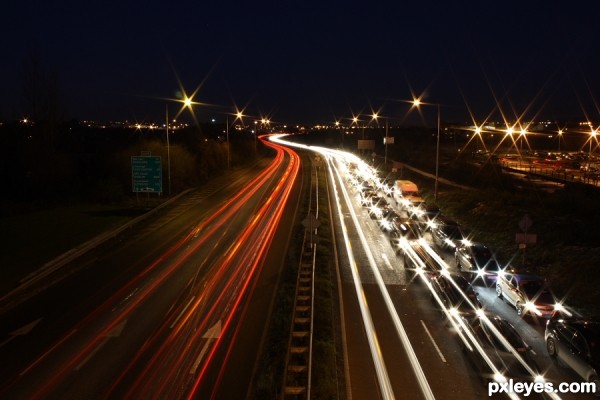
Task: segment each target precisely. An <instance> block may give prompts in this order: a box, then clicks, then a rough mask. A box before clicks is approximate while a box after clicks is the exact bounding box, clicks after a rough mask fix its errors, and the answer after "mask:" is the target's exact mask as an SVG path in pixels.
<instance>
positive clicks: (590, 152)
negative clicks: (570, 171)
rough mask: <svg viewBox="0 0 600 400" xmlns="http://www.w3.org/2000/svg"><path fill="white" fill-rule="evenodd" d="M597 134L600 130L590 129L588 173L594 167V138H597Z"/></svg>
mask: <svg viewBox="0 0 600 400" xmlns="http://www.w3.org/2000/svg"><path fill="white" fill-rule="evenodd" d="M596 135H598V130H597V129H594V128H591V131H590V151H589V154H588V170H587V172H588V174H589V173H590V171H591V169H592V140H593V139H595V138H596Z"/></svg>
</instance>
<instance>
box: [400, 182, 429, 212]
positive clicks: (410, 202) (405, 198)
mask: <svg viewBox="0 0 600 400" xmlns="http://www.w3.org/2000/svg"><path fill="white" fill-rule="evenodd" d="M394 191H395V192H396V196H397V197H396V199H397V201H398V203H399V204H400V205H401V206H402V207H403V208H410V207H416V206H418V205H419V204H421V203H424V202H425V200H423V198H422V197H421V196H419V187H418V186H417V184H416V183H414V182H412V181H408V180H402V179H401V180H397V181H396V184H395V185H394Z"/></svg>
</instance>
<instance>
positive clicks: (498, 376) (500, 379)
mask: <svg viewBox="0 0 600 400" xmlns="http://www.w3.org/2000/svg"><path fill="white" fill-rule="evenodd" d="M494 380H495V381H496V382H499V383H504V382H506V377H505V376H504V375H502V374H500V373H495V374H494Z"/></svg>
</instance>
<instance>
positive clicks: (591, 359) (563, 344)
mask: <svg viewBox="0 0 600 400" xmlns="http://www.w3.org/2000/svg"><path fill="white" fill-rule="evenodd" d="M544 337H545V338H546V350H547V351H548V354H549V355H550V357H552V358H553V359H555V360H557V361H558V362H559V363H560V364H561V365H564V366H566V367H568V368H570V369H572V370H573V371H575V372H576V373H577V374H578V375H579V376H580V377H581V378H582V379H584V380H585V381H587V382H594V383H595V384H596V395H600V378H599V377H600V319H588V318H583V317H572V318H566V319H565V318H558V317H556V318H551V319H549V320H548V322H547V323H546V330H545V332H544Z"/></svg>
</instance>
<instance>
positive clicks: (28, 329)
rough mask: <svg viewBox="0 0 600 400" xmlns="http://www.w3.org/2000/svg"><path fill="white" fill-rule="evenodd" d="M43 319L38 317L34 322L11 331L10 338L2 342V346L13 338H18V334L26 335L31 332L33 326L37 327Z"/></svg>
mask: <svg viewBox="0 0 600 400" xmlns="http://www.w3.org/2000/svg"><path fill="white" fill-rule="evenodd" d="M41 320H42V318H40V319H36V320H35V321H33V322H30V323H28V324H27V325H25V326H22V327H21V328H19V329H17V330H14V331H12V332H11V333H9V335H10V337H9V338H8V339H6V340H5V341H4V342H2V343H0V347H2V346H4V345H5V344H7V343H8V342H10V341H11V340H13V339H16V338H17V336H25V335H27V334H28V333H29V332H31V331H32V330H33V328H35V326H36V325H37V324H38V323H39V322H40V321H41Z"/></svg>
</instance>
